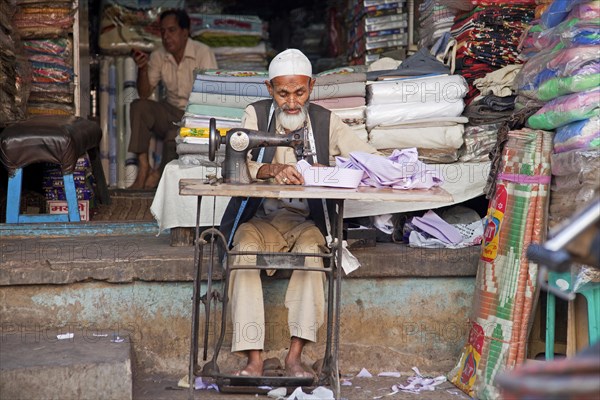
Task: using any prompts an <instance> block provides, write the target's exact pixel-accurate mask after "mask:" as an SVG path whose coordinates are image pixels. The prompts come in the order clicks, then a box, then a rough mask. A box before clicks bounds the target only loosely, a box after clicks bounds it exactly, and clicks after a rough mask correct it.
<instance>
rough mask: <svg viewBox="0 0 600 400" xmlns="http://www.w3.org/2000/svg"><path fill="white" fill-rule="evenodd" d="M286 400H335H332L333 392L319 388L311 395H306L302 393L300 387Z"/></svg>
mask: <svg viewBox="0 0 600 400" xmlns="http://www.w3.org/2000/svg"><path fill="white" fill-rule="evenodd" d="M287 400H335V399H334V398H333V391H331V390H329V389H327V388H325V387H323V386H319V387H317V388H315V390H313V392H312V394H307V393H304V392H303V391H302V388H301V387H297V388H296V390H294V392H293V393H292V394H291V395H290V396H289V397H288V398H287Z"/></svg>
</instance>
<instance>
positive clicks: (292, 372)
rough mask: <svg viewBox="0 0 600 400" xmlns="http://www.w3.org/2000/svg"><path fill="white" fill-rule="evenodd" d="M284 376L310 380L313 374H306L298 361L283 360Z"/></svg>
mask: <svg viewBox="0 0 600 400" xmlns="http://www.w3.org/2000/svg"><path fill="white" fill-rule="evenodd" d="M285 374H286V376H293V377H294V378H312V377H314V374H313V373H311V372H308V371H307V370H306V369H304V367H303V366H302V363H301V362H300V361H288V360H287V359H286V360H285Z"/></svg>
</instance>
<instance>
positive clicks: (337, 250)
mask: <svg viewBox="0 0 600 400" xmlns="http://www.w3.org/2000/svg"><path fill="white" fill-rule="evenodd" d="M209 136H210V139H209V157H210V159H211V160H214V159H215V156H216V151H217V150H218V149H219V146H220V145H221V144H225V146H226V149H225V160H224V162H223V168H222V174H223V182H222V183H220V182H218V181H217V182H214V181H211V182H210V183H211V184H207V183H208V182H207V181H206V180H204V179H181V180H180V182H179V194H180V195H190V196H197V198H198V203H197V211H196V232H195V238H196V239H195V245H194V268H195V270H194V286H193V302H192V332H191V344H190V362H189V376H188V378H189V382H190V391H189V396H190V398H192V397H193V395H194V380H195V377H196V376H202V377H212V378H215V380H216V382H217V385H218V386H219V388H220V390H221V391H223V392H234V393H247V392H251V393H266V392H267V391H268V390H267V389H264V388H263V387H264V386H271V387H282V386H285V387H290V388H295V387H298V386H305V387H306V386H314V385H317V384H318V385H322V384H329V385H330V386H331V387H332V389H333V391H334V396H335V398H339V396H340V380H339V367H338V353H339V328H340V308H341V301H340V290H341V272H340V270H339V267H340V266H341V265H342V228H343V213H344V211H343V210H344V201H345V200H358V201H405V202H421V201H439V202H451V201H452V196H451V195H450V194H449V193H448V192H446V191H445V190H443V189H441V188H439V187H438V188H434V189H430V190H393V189H390V188H372V187H359V188H357V189H340V188H329V187H316V186H298V185H276V184H268V183H251V184H250V176H249V173H248V170H247V165H246V156H247V154H248V151H250V150H252V149H253V148H257V147H268V146H289V147H293V148H294V149H295V151H296V154H297V155H298V156H299V157H303V156H304V155H305V153H304V151H305V146H304V144H305V143H306V142H305V138H304V137H303V135H302V133H300V132H298V131H296V132H291V133H289V134H286V135H278V134H277V135H273V134H269V133H267V132H259V131H253V130H248V129H241V128H234V129H230V130H229V131H228V132H227V133H226V136H225V137H224V138H223V137H221V136H220V135H219V134H218V133H217V130H216V127H215V122H214V120H211V122H210V134H209ZM307 147H308V146H307ZM202 196H226V197H240V198H246V199H248V198H251V197H258V198H275V199H277V198H294V199H318V200H320V201H323V202H325V199H327V200H329V201H330V202H329V204H328V205H329V206H330V207H328V215H329V220H330V222H331V232H330V235H331V238H332V240H331V244H330V246H329V247H330V251H329V252H323V253H320V254H314V253H310V254H305V253H277V252H275V253H273V252H249V251H244V252H238V251H229V247H228V241H227V239H226V238H225V237H224V236H223V234H222V233H221V232H220V231H219V230H218V229H215V228H214V227H212V228H209V229H206V230H204V231H203V232H200V228H199V224H200V209H201V201H202ZM242 207H244V203H242ZM326 215H327V214H326ZM326 219H327V218H326ZM206 244H210V246H209V257H208V271H207V275H206V279H207V282H206V290H205V291H204V293H203V294H201V279H202V278H203V274H202V269H203V268H202V263H203V257H204V246H205V245H206ZM217 244H218V245H219V246H221V248H222V249H223V250H224V254H225V257H224V260H225V261H224V263H225V265H224V268H223V270H222V271H223V280H222V290H221V291H219V290H216V289H214V288H213V272H214V271H215V265H220V264H221V263H220V261H219V255H218V254H217V253H218V252H217V251H216V249H215V245H217ZM238 255H256V256H257V257H256V261H257V262H256V265H235V266H234V265H232V260H233V258H234V256H238ZM306 256H310V257H321V258H323V259H324V267H323V268H308V267H305V266H304V262H303V260H304V257H306ZM275 259H276V260H277V265H275V266H274V265H273V264H272V260H275ZM270 260H271V263H269V262H268V261H270ZM285 260H288V261H285ZM234 269H260V270H267V269H277V270H310V271H316V272H322V273H325V275H326V276H327V302H328V303H327V320H326V329H327V332H326V345H325V354H324V357H323V366H322V368H321V371H320V373H319V375H318V376H317V377H316V378H314V379H313V378H311V377H309V378H296V377H286V376H260V377H249V376H237V375H229V374H225V373H222V372H221V371H220V369H219V366H218V356H219V352H220V350H221V347H222V345H223V341H224V338H225V330H226V323H227V311H228V310H227V305H228V297H227V296H228V288H229V286H228V285H229V277H230V273H231V271H232V270H234ZM219 271H221V269H219ZM201 302H202V304H203V305H204V310H205V321H204V322H205V323H204V338H203V339H204V340H203V341H204V351H203V360H205V361H206V360H207V358H208V343H209V340H208V339H209V327H210V322H211V314H210V311H211V304H214V305H215V308H216V304H217V303H218V302H221V303H222V311H221V325H220V331H219V333H218V334H217V335H215V339H216V341H215V347H214V351H213V353H212V355H211V359H210V361H208V362H207V363H206V364H204V366H203V367H202V368H200V367H199V365H198V335H199V326H200V321H199V317H200V315H199V312H200V303H201ZM215 311H216V310H215Z"/></svg>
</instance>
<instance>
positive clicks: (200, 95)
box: [176, 70, 269, 165]
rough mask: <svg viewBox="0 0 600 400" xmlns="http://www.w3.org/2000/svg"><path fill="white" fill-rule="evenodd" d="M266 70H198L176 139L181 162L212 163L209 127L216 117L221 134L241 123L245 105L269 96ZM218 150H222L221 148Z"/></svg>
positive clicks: (194, 163)
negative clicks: (210, 158)
mask: <svg viewBox="0 0 600 400" xmlns="http://www.w3.org/2000/svg"><path fill="white" fill-rule="evenodd" d="M266 79H268V74H267V72H266V71H261V72H258V71H225V70H208V71H197V73H196V80H195V81H194V86H193V89H192V93H191V94H190V98H189V101H188V105H187V107H186V110H185V114H184V116H183V120H182V121H181V122H182V123H181V126H182V127H181V129H180V132H179V133H180V134H179V137H178V138H176V142H177V154H179V159H180V162H181V163H183V164H193V165H207V164H210V165H214V164H213V163H210V162H209V161H208V158H207V156H208V127H209V121H210V119H211V118H215V120H216V124H217V128H219V129H221V133H224V132H225V131H226V130H227V129H229V128H235V127H239V126H241V124H242V116H243V115H244V108H246V106H248V104H250V103H253V102H255V101H258V100H263V99H266V98H269V92H268V90H267V87H266V86H265V83H264V82H265V80H266ZM221 150H224V149H223V147H222V148H221Z"/></svg>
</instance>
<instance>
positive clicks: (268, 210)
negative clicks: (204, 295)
mask: <svg viewBox="0 0 600 400" xmlns="http://www.w3.org/2000/svg"><path fill="white" fill-rule="evenodd" d="M265 83H266V85H267V88H268V90H269V93H270V95H271V96H272V97H273V100H262V101H258V102H256V103H253V104H251V105H250V106H248V107H247V108H246V110H245V114H244V118H243V127H244V128H248V129H255V130H256V129H257V130H260V131H268V132H272V133H273V135H277V133H278V132H281V133H283V132H290V131H294V130H297V129H300V128H302V129H303V131H304V132H305V133H306V135H307V136H308V137H309V138H310V137H311V136H312V137H313V139H309V140H306V141H305V144H304V146H305V154H307V153H308V154H311V155H310V156H309V157H308V158H307V161H309V162H310V163H311V164H313V165H315V164H321V165H323V164H324V165H329V162H330V159H332V157H334V156H338V155H341V156H345V157H346V156H348V154H349V153H350V152H352V151H363V152H368V153H376V150H375V149H373V148H372V147H371V146H369V145H368V144H367V143H365V142H363V141H362V140H360V139H359V138H358V137H357V136H356V135H355V134H354V133H353V132H352V131H351V130H350V129H349V128H348V126H346V125H345V124H344V123H343V122H342V120H341V119H340V118H339V117H338V116H336V115H335V114H333V113H332V112H330V111H329V110H327V109H325V108H323V107H320V106H318V105H315V104H310V103H309V101H308V99H309V96H310V93H311V91H312V89H313V86H314V83H315V80H314V79H313V78H312V67H311V64H310V61H309V60H308V58H306V56H305V55H304V54H302V52H300V51H299V50H296V49H288V50H286V51H284V52H282V53H280V54H278V55H277V56H276V57H275V58H274V59H273V61H272V62H271V64H270V65H269V80H268V81H266V82H265ZM313 147H314V148H313ZM270 149H271V150H272V151H269V148H265V151H264V155H263V158H262V160H258V159H257V157H259V153H260V149H254V150H252V152H251V153H250V154H249V157H250V156H251V157H252V159H249V160H248V167H249V170H250V175H251V177H252V178H253V179H257V180H266V179H270V180H272V181H273V182H274V183H278V184H285V185H302V184H303V183H304V180H303V178H302V175H301V174H300V173H299V172H298V171H297V170H296V167H295V164H296V162H297V159H296V155H295V153H294V149H292V148H291V147H277V148H270ZM261 200H263V199H249V200H248V203H247V204H246V206H245V208H244V209H243V210H241V215H240V217H239V223H238V226H234V225H235V224H236V222H235V221H236V219H238V218H237V217H238V216H237V214H238V212H240V211H239V209H240V203H241V201H242V199H240V198H234V199H232V200H231V202H230V203H229V205H228V206H227V209H226V211H225V214H224V215H223V219H222V221H221V231H222V232H223V234H224V235H225V238H226V239H227V240H229V242H230V244H231V245H232V246H233V249H234V250H235V251H272V252H288V251H290V252H304V253H319V252H320V250H319V247H320V246H324V245H325V239H324V237H325V236H326V235H327V233H326V224H325V217H324V215H325V214H324V211H323V206H322V201H321V200H290V199H279V200H278V199H264V201H261ZM236 228H237V229H236ZM233 263H234V264H245V265H254V264H255V263H256V257H255V256H243V257H242V256H237V257H236V258H235V259H234V260H233ZM305 266H307V267H314V268H318V267H322V266H323V260H322V258H319V257H306V258H305ZM324 279H325V276H324V274H323V273H322V272H310V271H294V272H293V273H292V277H291V279H290V281H289V284H288V288H287V293H286V296H285V306H286V307H287V308H288V327H289V331H290V336H291V343H290V347H289V352H288V354H287V356H286V359H285V368H286V372H287V375H288V376H293V377H307V376H312V374H310V373H309V372H307V371H305V370H304V368H303V367H302V364H301V355H302V350H303V348H304V345H305V344H306V343H307V342H315V341H316V339H317V330H318V329H319V327H320V326H321V325H322V324H323V322H324V301H325V300H324ZM229 289H230V291H229V297H230V300H231V311H232V320H233V341H232V351H234V352H237V351H244V352H246V355H247V358H248V359H247V364H246V366H245V367H244V368H243V369H242V370H241V371H239V372H238V374H240V375H244V376H260V375H262V374H263V360H262V350H263V348H264V336H265V318H264V304H263V292H262V284H261V279H260V271H259V270H235V271H232V273H231V281H230V286H229Z"/></svg>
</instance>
